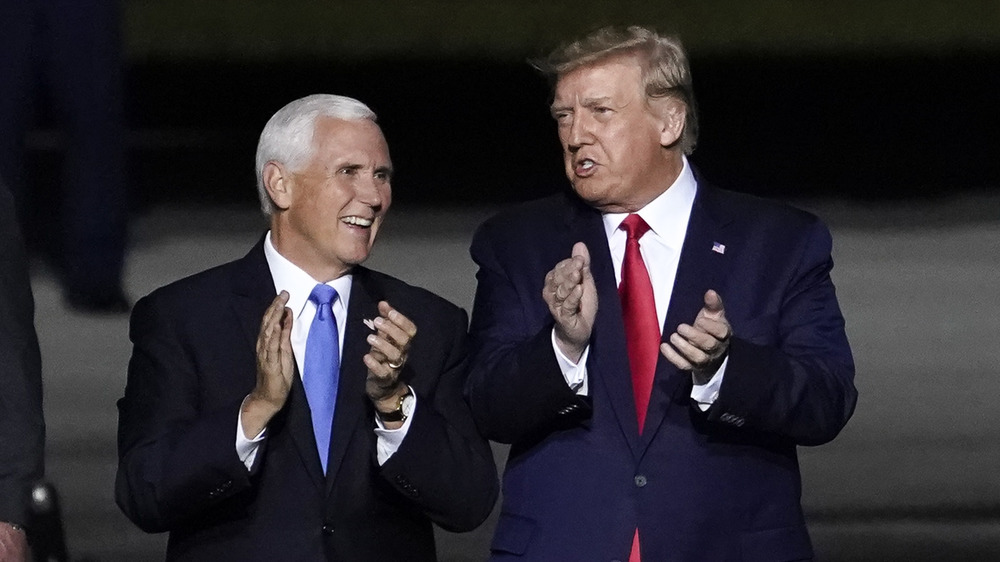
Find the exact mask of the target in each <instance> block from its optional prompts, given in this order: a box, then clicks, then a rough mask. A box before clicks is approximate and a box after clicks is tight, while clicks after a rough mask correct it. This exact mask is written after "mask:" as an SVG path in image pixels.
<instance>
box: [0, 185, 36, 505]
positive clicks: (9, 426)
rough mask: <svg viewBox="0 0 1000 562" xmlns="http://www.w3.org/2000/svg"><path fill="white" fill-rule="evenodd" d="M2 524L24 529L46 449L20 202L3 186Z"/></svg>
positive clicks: (0, 194)
mask: <svg viewBox="0 0 1000 562" xmlns="http://www.w3.org/2000/svg"><path fill="white" fill-rule="evenodd" d="M0 245H2V246H3V250H2V251H0V521H7V522H10V523H18V524H20V525H24V524H25V523H27V520H28V514H29V512H28V500H29V497H28V496H29V489H30V487H31V485H32V484H34V483H35V482H36V481H38V480H39V479H41V477H42V472H43V454H44V445H45V422H44V420H43V418H42V366H41V356H40V354H39V351H38V338H37V336H36V334H35V324H34V321H35V320H34V319H35V301H34V299H33V298H32V295H31V283H30V279H29V277H28V257H27V255H26V253H25V249H24V241H23V240H22V238H21V231H20V228H19V226H18V223H17V217H16V216H15V213H14V199H13V197H11V194H10V192H9V191H8V190H7V187H6V186H5V185H4V184H3V183H0Z"/></svg>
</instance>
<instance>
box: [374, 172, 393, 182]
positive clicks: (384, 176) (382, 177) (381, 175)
mask: <svg viewBox="0 0 1000 562" xmlns="http://www.w3.org/2000/svg"><path fill="white" fill-rule="evenodd" d="M375 179H377V180H378V181H380V182H385V183H388V182H389V180H391V179H392V174H391V173H390V172H388V171H386V170H378V171H376V172H375Z"/></svg>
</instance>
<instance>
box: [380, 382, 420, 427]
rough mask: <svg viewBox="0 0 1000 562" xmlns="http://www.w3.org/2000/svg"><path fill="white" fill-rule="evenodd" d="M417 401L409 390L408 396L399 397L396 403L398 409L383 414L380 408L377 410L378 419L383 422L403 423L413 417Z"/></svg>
mask: <svg viewBox="0 0 1000 562" xmlns="http://www.w3.org/2000/svg"><path fill="white" fill-rule="evenodd" d="M416 403H417V399H416V398H414V397H413V393H412V392H410V390H409V389H407V391H406V394H404V395H402V396H400V397H399V400H398V401H397V402H396V409H395V410H393V411H391V412H382V411H379V409H378V408H375V414H376V415H377V416H378V419H380V420H382V421H383V422H401V421H406V419H407V418H409V417H410V416H412V415H413V407H414V406H415V405H416Z"/></svg>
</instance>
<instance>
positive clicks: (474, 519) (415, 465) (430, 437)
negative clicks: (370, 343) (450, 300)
mask: <svg viewBox="0 0 1000 562" xmlns="http://www.w3.org/2000/svg"><path fill="white" fill-rule="evenodd" d="M467 326H468V317H467V315H466V314H465V312H464V311H462V310H460V309H459V310H457V312H456V314H454V315H450V318H449V320H448V322H446V323H444V324H443V327H442V330H441V333H440V334H436V336H439V337H440V338H441V339H442V341H443V345H444V350H445V352H444V353H443V354H442V356H443V358H444V359H443V362H442V364H441V365H440V366H439V369H440V375H439V378H438V379H437V384H436V385H433V387H432V386H430V385H428V384H426V381H424V383H421V382H420V381H416V380H415V381H413V386H414V388H415V390H416V392H417V400H418V402H417V404H418V406H417V410H416V412H415V413H414V416H413V419H412V421H411V425H410V428H409V431H408V432H407V434H406V438H405V439H404V440H403V442H402V444H401V445H400V448H399V449H398V450H397V451H396V453H395V454H394V455H392V457H390V458H389V460H388V461H386V463H385V464H384V465H382V467H381V473H382V476H383V478H384V479H385V480H386V481H387V482H389V483H390V485H391V486H393V487H394V488H395V489H396V490H397V491H398V492H399V493H400V494H402V495H403V496H404V497H406V498H408V499H410V500H411V501H412V502H413V503H414V504H416V505H417V506H418V507H419V509H420V510H421V511H422V512H423V513H425V514H426V515H427V516H428V517H429V518H430V519H431V520H432V521H434V522H435V523H437V524H438V525H440V526H441V527H442V528H444V529H447V530H449V531H456V532H458V531H470V530H472V529H474V528H475V527H477V526H479V525H480V524H481V523H482V522H483V521H485V520H486V518H487V517H488V516H489V514H490V511H491V510H492V509H493V505H494V503H495V502H496V499H497V496H498V495H499V484H498V481H497V470H496V464H495V463H494V461H493V454H492V452H491V450H490V447H489V443H487V441H486V440H485V439H484V438H483V437H481V436H480V435H479V433H478V432H477V431H476V427H475V424H474V423H473V421H472V417H471V415H470V413H469V407H468V405H467V404H466V402H465V400H464V398H463V396H462V389H463V386H464V384H465V380H466V376H467V374H468V368H469V354H468V352H469V349H468V337H467V333H466V332H467ZM417 337H418V338H419V337H420V335H419V334H418V336H417ZM417 341H419V339H418V340H417ZM414 351H416V350H414Z"/></svg>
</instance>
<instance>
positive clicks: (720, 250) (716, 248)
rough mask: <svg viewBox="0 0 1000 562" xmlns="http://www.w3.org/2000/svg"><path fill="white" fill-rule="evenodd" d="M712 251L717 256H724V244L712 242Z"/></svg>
mask: <svg viewBox="0 0 1000 562" xmlns="http://www.w3.org/2000/svg"><path fill="white" fill-rule="evenodd" d="M712 251H713V252H715V253H717V254H725V253H726V245H725V244H720V243H718V242H712Z"/></svg>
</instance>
